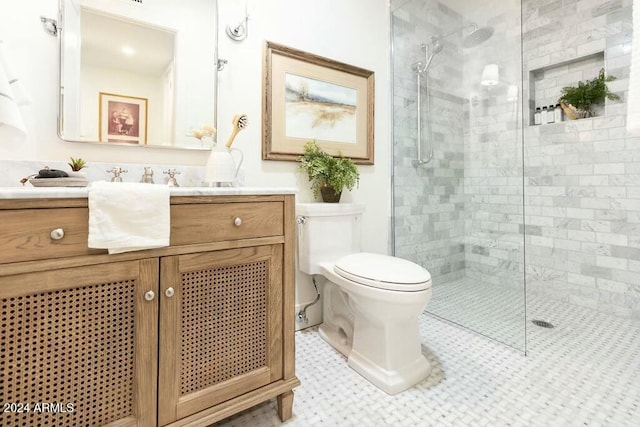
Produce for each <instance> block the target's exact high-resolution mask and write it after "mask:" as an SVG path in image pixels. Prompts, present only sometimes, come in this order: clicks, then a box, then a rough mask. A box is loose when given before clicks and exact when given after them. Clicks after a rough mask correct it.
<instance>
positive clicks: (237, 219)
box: [233, 216, 242, 227]
mask: <svg viewBox="0 0 640 427" xmlns="http://www.w3.org/2000/svg"><path fill="white" fill-rule="evenodd" d="M233 223H234V224H235V226H236V227H240V226H241V225H242V218H240V217H239V216H237V217H236V219H234V220H233Z"/></svg>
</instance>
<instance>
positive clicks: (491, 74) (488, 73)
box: [480, 64, 500, 86]
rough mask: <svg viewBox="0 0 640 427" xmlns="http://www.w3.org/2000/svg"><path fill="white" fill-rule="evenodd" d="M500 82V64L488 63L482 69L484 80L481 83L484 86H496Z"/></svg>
mask: <svg viewBox="0 0 640 427" xmlns="http://www.w3.org/2000/svg"><path fill="white" fill-rule="evenodd" d="M498 83H500V71H499V69H498V64H487V65H485V66H484V70H483V71H482V80H480V84H481V85H482V86H495V85H497V84H498Z"/></svg>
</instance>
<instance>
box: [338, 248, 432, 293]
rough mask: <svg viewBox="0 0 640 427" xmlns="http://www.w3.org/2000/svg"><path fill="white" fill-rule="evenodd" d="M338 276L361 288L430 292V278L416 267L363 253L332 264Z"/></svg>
mask: <svg viewBox="0 0 640 427" xmlns="http://www.w3.org/2000/svg"><path fill="white" fill-rule="evenodd" d="M333 271H334V272H335V273H336V274H338V275H339V276H341V277H343V278H345V279H347V280H351V281H353V282H356V283H358V284H361V285H364V286H370V287H373V288H378V289H387V290H391V291H400V292H416V291H424V290H426V289H429V288H431V275H430V274H429V272H428V271H427V270H425V269H424V268H422V267H420V266H419V265H417V264H415V263H413V262H411V261H407V260H404V259H401V258H396V257H392V256H388V255H381V254H373V253H367V252H361V253H355V254H350V255H346V256H344V257H342V258H340V259H339V260H337V261H336V262H335V265H334V267H333Z"/></svg>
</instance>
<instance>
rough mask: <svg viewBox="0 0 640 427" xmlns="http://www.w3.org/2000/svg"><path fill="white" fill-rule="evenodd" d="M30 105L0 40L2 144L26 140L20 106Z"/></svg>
mask: <svg viewBox="0 0 640 427" xmlns="http://www.w3.org/2000/svg"><path fill="white" fill-rule="evenodd" d="M30 103H31V100H30V99H29V96H28V95H27V93H26V91H25V90H24V87H23V86H22V83H21V82H20V79H18V77H17V76H16V74H15V72H14V71H13V69H12V68H11V65H10V64H9V60H8V57H7V53H6V51H5V47H4V43H3V42H2V40H0V143H3V142H5V143H15V142H21V141H23V140H24V139H25V138H26V136H27V135H26V130H25V126H24V122H23V120H22V114H21V112H20V108H19V106H20V105H27V104H30Z"/></svg>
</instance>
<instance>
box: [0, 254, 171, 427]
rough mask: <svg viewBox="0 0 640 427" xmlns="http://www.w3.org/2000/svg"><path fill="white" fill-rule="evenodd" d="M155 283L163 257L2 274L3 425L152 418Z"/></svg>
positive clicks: (151, 421)
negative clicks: (159, 262)
mask: <svg viewBox="0 0 640 427" xmlns="http://www.w3.org/2000/svg"><path fill="white" fill-rule="evenodd" d="M157 286H158V259H157V258H155V259H144V260H137V261H126V262H114V263H108V264H98V265H92V266H82V267H73V268H65V269H56V270H48V271H41V272H30V273H24V274H14V275H9V276H2V277H0V300H1V302H2V311H1V316H2V318H1V325H0V401H1V402H3V404H4V403H5V402H6V403H10V404H14V405H16V406H14V407H8V408H6V409H7V410H6V411H3V412H2V413H1V414H0V425H3V426H27V425H31V426H35V425H41V426H61V425H68V426H71V425H73V426H89V425H119V426H141V427H142V426H144V427H148V426H152V425H155V424H156V396H157V383H156V372H157V329H158V326H157V325H158V324H157V316H158V303H157V297H156V294H157V290H158V289H157ZM3 409H4V408H3Z"/></svg>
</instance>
